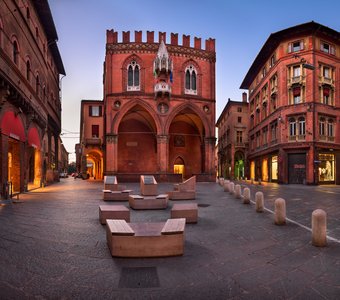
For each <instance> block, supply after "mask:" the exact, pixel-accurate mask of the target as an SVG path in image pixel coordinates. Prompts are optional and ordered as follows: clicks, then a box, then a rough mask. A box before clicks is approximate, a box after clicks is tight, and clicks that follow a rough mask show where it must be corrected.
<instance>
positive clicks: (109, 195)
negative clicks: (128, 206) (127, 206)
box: [103, 190, 132, 201]
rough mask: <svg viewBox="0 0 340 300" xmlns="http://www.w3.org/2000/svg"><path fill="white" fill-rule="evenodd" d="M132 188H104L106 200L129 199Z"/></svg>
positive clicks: (104, 198)
mask: <svg viewBox="0 0 340 300" xmlns="http://www.w3.org/2000/svg"><path fill="white" fill-rule="evenodd" d="M131 192H132V190H123V191H111V190H103V200H104V201H129V196H130V193H131Z"/></svg>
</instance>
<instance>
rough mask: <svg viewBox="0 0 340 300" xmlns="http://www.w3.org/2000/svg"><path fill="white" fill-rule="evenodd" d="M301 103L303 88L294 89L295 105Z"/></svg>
mask: <svg viewBox="0 0 340 300" xmlns="http://www.w3.org/2000/svg"><path fill="white" fill-rule="evenodd" d="M299 103H301V88H300V87H294V88H293V104H299Z"/></svg>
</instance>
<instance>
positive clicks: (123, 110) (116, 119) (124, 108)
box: [111, 99, 161, 134]
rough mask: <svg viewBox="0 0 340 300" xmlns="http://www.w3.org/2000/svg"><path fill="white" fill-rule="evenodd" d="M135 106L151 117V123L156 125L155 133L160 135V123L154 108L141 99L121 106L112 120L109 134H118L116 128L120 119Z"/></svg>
mask: <svg viewBox="0 0 340 300" xmlns="http://www.w3.org/2000/svg"><path fill="white" fill-rule="evenodd" d="M136 105H139V106H141V107H142V108H144V109H145V110H146V111H147V112H148V113H149V114H150V115H151V117H152V119H153V121H154V122H155V124H156V133H157V134H160V133H161V121H160V119H159V116H158V114H157V112H156V111H155V110H154V108H153V107H152V106H151V105H150V104H148V103H147V102H145V101H143V100H141V99H136V100H130V101H129V102H128V103H126V104H124V105H122V106H121V109H120V111H119V112H118V113H117V114H116V115H115V117H114V118H113V120H112V126H111V133H113V134H118V128H119V125H120V123H121V121H122V119H123V118H124V116H125V115H126V114H127V113H128V112H129V111H130V110H131V109H132V108H133V107H134V106H136Z"/></svg>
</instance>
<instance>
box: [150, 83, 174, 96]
mask: <svg viewBox="0 0 340 300" xmlns="http://www.w3.org/2000/svg"><path fill="white" fill-rule="evenodd" d="M154 91H155V96H156V97H157V96H159V95H160V96H163V95H167V96H169V97H170V95H171V86H170V85H169V84H168V83H166V82H158V83H156V84H155V87H154Z"/></svg>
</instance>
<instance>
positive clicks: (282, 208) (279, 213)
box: [274, 198, 286, 225]
mask: <svg viewBox="0 0 340 300" xmlns="http://www.w3.org/2000/svg"><path fill="white" fill-rule="evenodd" d="M274 205H275V214H274V221H275V224H276V225H284V224H286V201H285V200H284V199H282V198H277V199H276V200H275V202H274Z"/></svg>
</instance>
